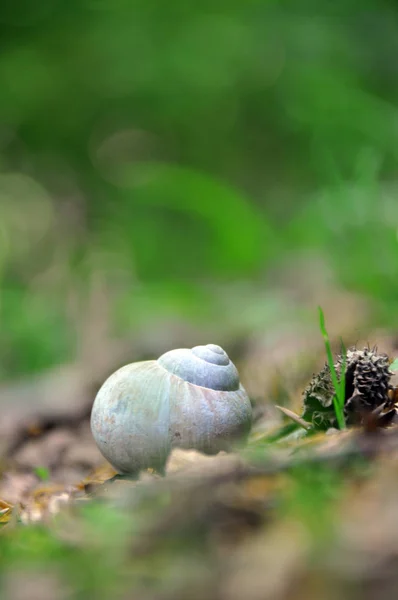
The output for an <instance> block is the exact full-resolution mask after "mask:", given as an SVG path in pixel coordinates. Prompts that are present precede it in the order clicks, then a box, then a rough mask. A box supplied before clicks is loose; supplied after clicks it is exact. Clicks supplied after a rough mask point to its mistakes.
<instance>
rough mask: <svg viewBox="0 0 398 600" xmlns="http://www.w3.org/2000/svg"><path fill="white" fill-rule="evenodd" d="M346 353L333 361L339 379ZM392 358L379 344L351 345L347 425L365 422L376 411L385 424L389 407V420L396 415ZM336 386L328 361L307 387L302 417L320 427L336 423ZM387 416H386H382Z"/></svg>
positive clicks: (348, 367)
mask: <svg viewBox="0 0 398 600" xmlns="http://www.w3.org/2000/svg"><path fill="white" fill-rule="evenodd" d="M342 365H343V355H341V354H340V355H339V356H338V358H337V361H336V363H335V365H334V367H335V370H336V374H337V377H338V379H339V380H340V377H341V371H342ZM392 375H393V373H392V371H390V360H389V357H388V356H387V355H386V354H380V353H378V352H377V348H373V349H370V348H364V349H363V350H358V349H357V348H352V349H350V350H348V351H347V355H346V372H345V407H344V413H345V418H346V423H347V424H348V425H353V424H358V423H362V422H363V418H364V417H365V415H369V414H370V413H372V412H373V411H377V414H378V415H380V416H379V420H380V423H383V424H386V423H385V422H386V419H385V418H384V417H385V414H386V413H385V411H389V415H390V416H389V419H387V421H388V422H390V421H391V420H392V418H393V417H394V412H391V414H390V411H391V410H393V407H394V400H393V395H391V389H392V387H391V385H390V380H391V377H392ZM334 395H335V389H334V386H333V382H332V378H331V372H330V368H329V365H328V364H326V365H325V366H324V367H323V369H322V370H321V372H320V373H319V374H318V375H314V377H313V379H312V381H311V382H310V384H309V385H308V386H307V388H306V389H305V390H304V393H303V396H304V412H303V415H302V416H303V418H304V419H305V420H307V421H310V422H312V423H313V425H314V426H315V427H316V428H318V429H328V428H329V427H336V425H337V422H336V416H335V412H334V408H333V397H334ZM382 419H384V420H382Z"/></svg>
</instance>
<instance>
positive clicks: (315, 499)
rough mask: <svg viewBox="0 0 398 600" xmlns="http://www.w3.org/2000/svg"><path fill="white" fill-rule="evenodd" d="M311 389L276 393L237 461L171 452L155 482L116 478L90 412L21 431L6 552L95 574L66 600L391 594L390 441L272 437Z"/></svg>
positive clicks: (374, 432)
mask: <svg viewBox="0 0 398 600" xmlns="http://www.w3.org/2000/svg"><path fill="white" fill-rule="evenodd" d="M393 364H395V363H393ZM275 372H277V373H278V372H279V373H281V372H283V371H278V370H277V369H276V371H275ZM278 377H279V375H278ZM309 378H310V375H309V373H308V371H307V370H305V372H304V374H303V381H300V380H299V378H296V379H295V380H294V381H293V383H292V382H291V381H290V382H288V385H287V386H285V387H284V386H283V385H282V383H283V382H279V383H278V385H276V386H275V381H276V380H275V379H274V380H273V382H272V383H273V384H272V385H271V386H270V388H269V391H268V392H266V393H268V394H269V398H268V400H270V401H269V402H267V401H265V402H264V400H263V401H262V402H259V403H258V405H259V406H260V410H259V411H258V417H257V419H256V422H255V424H254V428H253V432H252V435H251V439H250V440H249V443H248V445H247V447H246V448H245V449H243V450H241V451H237V452H236V453H230V454H226V453H219V454H218V455H216V456H205V455H203V454H201V453H199V452H196V451H194V450H183V449H174V450H173V452H172V453H171V455H170V457H169V460H168V462H167V466H166V472H165V476H161V475H160V474H158V473H156V472H154V471H153V470H146V471H144V472H142V473H141V474H140V476H139V478H138V479H137V480H135V481H131V480H117V479H114V476H115V475H116V472H115V470H114V469H113V468H112V467H111V465H109V464H108V463H106V462H104V460H103V459H102V457H101V455H100V454H99V453H98V451H97V450H96V447H95V445H94V442H93V441H92V439H91V435H90V431H89V426H88V418H87V412H86V415H85V416H84V415H82V414H79V417H78V418H75V419H73V418H72V419H69V420H68V421H67V422H65V419H64V418H61V419H60V420H59V422H58V424H57V419H56V418H53V420H52V421H51V426H49V425H48V423H49V419H48V416H47V417H46V418H45V419H44V420H43V422H41V421H40V419H36V420H35V421H34V425H33V424H32V423H33V421H32V422H31V423H30V425H28V426H24V428H23V429H21V428H19V430H18V431H19V433H18V435H17V436H16V438H15V439H14V441H13V442H11V444H10V445H9V446H8V449H6V451H5V452H4V457H3V462H2V473H3V475H2V479H1V482H0V497H1V498H2V500H1V501H0V523H1V526H2V529H1V533H2V537H3V541H4V543H6V544H8V547H9V548H11V549H12V548H14V547H15V548H16V550H15V552H16V554H17V556H23V555H24V554H23V552H24V551H21V548H23V543H22V541H21V540H23V537H24V536H25V535H27V534H28V532H29V531H32V532H34V531H37V528H40V530H43V533H41V534H37V535H40V536H44V539H42V538H40V540H41V541H40V544H41V546H43V545H44V546H45V545H46V544H48V546H49V550H43V557H42V560H43V562H45V560H47V559H46V556H47V554H46V552H48V553H50V554H51V553H52V552H53V551H54V548H53V545H54V544H56V547H57V548H58V551H59V552H60V551H62V552H61V554H60V555H59V568H60V570H61V571H62V569H65V570H66V571H68V569H72V570H73V571H74V572H75V570H76V569H77V570H79V568H80V567H79V564H78V561H77V559H76V561H77V562H74V559H71V558H70V556H69V554H68V553H69V550H68V549H71V548H74V549H75V551H76V552H78V555H77V556H79V557H80V559H79V560H81V561H82V562H83V563H84V564H86V563H85V561H89V562H90V561H91V562H93V564H95V562H96V561H97V562H98V568H99V569H100V570H101V568H102V569H103V571H104V572H103V573H102V574H101V575H100V574H96V576H95V578H94V580H93V581H92V582H90V584H87V583H82V582H80V583H76V586H75V587H74V584H73V582H72V583H71V581H72V580H71V578H70V576H68V578H67V579H68V581H67V586H69V587H70V586H71V587H72V590H71V594H73V593H75V592H76V594H79V593H81V591H82V589H86V588H85V587H84V586H88V588H87V589H90V590H91V592H90V593H92V592H93V590H94V591H95V589H97V588H95V586H96V585H98V590H99V589H103V590H105V591H104V594H105V593H106V590H108V591H109V594H110V595H112V594H116V596H117V597H121V598H132V597H137V598H140V599H141V598H142V599H143V600H146V599H148V600H157V599H159V600H163V599H168V598H170V599H171V598H181V600H183V599H185V598H186V597H188V596H189V597H190V598H198V599H201V598H203V597H208V598H215V599H220V600H235V598H236V599H237V600H238V599H239V598H241V597H245V598H246V599H247V600H257V599H259V600H260V599H261V600H264V599H265V600H266V599H267V598H270V599H271V598H272V599H276V600H278V599H281V600H285V599H286V600H290V599H293V598H303V599H304V598H312V597H314V598H320V597H327V598H334V597H336V598H340V597H341V594H344V593H346V592H347V590H348V591H350V590H352V589H353V588H354V589H355V590H356V593H362V594H363V596H362V597H365V598H369V599H370V598H371V597H372V595H371V592H372V591H373V593H375V590H380V589H387V590H391V589H396V588H397V586H398V576H397V574H396V573H397V572H398V570H397V569H395V568H394V565H395V562H394V561H396V558H395V557H396V556H397V555H398V536H397V535H396V533H395V532H396V531H397V530H398V523H397V522H396V521H397V520H398V517H397V516H396V514H397V511H396V502H397V498H398V488H397V481H398V428H397V426H396V425H394V424H392V425H390V426H389V427H388V428H387V429H381V428H380V427H379V426H374V424H372V423H371V422H365V423H362V424H360V425H358V426H353V427H350V428H348V429H347V430H345V431H338V430H337V429H334V428H329V429H328V430H327V431H315V432H313V433H312V435H305V432H304V435H303V434H301V435H297V432H290V434H287V435H283V434H281V432H283V431H285V430H286V427H288V422H289V419H288V418H286V416H285V415H284V414H283V413H282V412H278V410H277V409H275V407H274V406H275V404H276V402H273V398H274V397H275V396H274V395H273V393H274V392H275V390H278V393H279V392H280V390H281V389H284V390H285V392H286V396H285V400H284V401H285V408H286V409H287V411H289V410H290V407H292V409H293V408H294V409H297V408H298V407H299V406H300V401H301V400H300V397H301V394H302V390H303V389H304V387H305V385H306V384H307V383H308V381H309ZM304 379H305V381H304ZM264 395H266V394H264ZM280 398H281V396H280V395H279V398H278V401H280ZM285 412H286V411H285ZM270 415H271V417H272V418H269V417H270ZM278 434H279V437H278ZM272 436H273V437H272ZM16 441H18V443H16ZM10 449H11V451H10ZM24 531H25V532H27V533H26V534H24V533H23V532H24ZM46 536H47V537H46ZM44 540H46V541H45V543H44ZM40 544H39V546H38V547H41V546H40ZM18 548H19V550H18ZM25 551H26V550H25ZM10 552H11V550H10ZM15 560H17V559H15ZM21 560H22V559H21ZM25 560H26V557H25ZM17 562H18V560H17ZM71 565H72V566H71ZM10 573H11V574H12V571H10ZM82 577H83V575H82ZM102 577H103V579H102ZM97 579H98V581H97ZM60 581H61V583H62V577H61V580H60ZM73 581H74V580H73ZM61 583H59V582H58V579H57V586H58V585H61ZM49 585H50V584H49ZM51 585H54V582H52V583H51ZM62 585H64V586H65V585H66V583H65V582H64V583H63V584H62ZM90 586H93V587H92V588H90ZM394 586H395V587H394ZM11 588H12V585H11ZM126 590H127V591H126ZM347 593H348V592H347ZM72 597H73V595H72ZM103 597H107V596H106V595H104V596H103ZM382 597H386V598H387V597H389V596H382Z"/></svg>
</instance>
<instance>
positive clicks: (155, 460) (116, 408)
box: [91, 344, 252, 473]
mask: <svg viewBox="0 0 398 600" xmlns="http://www.w3.org/2000/svg"><path fill="white" fill-rule="evenodd" d="M251 418H252V410H251V404H250V400H249V397H248V395H247V393H246V391H245V390H244V388H243V386H242V385H241V384H240V381H239V374H238V371H237V369H236V367H235V365H234V364H233V363H232V362H231V361H230V359H229V357H228V355H227V354H226V352H225V351H224V350H223V349H222V348H220V346H216V345H215V344H208V345H207V346H196V347H194V348H192V349H186V348H182V349H178V350H171V351H170V352H166V353H165V354H163V355H162V356H161V357H160V358H159V359H158V360H150V361H142V362H137V363H132V364H129V365H126V366H124V367H122V368H121V369H119V370H118V371H116V372H115V373H114V374H113V375H111V376H110V377H109V378H108V379H107V380H106V381H105V383H104V384H103V386H102V387H101V389H100V390H99V392H98V394H97V396H96V398H95V401H94V405H93V409H92V413H91V430H92V433H93V436H94V439H95V441H96V443H97V445H98V447H99V449H100V451H101V453H102V454H103V455H104V457H105V458H106V459H107V460H108V461H109V462H110V463H111V464H112V465H113V467H114V468H115V469H116V470H117V471H119V472H120V473H134V472H137V471H139V470H141V469H144V468H148V467H152V468H157V469H162V468H163V467H164V465H165V463H166V460H167V457H168V455H169V453H170V451H171V449H172V448H173V447H176V446H178V447H180V448H194V449H196V450H200V451H202V452H205V453H208V454H215V453H217V452H219V451H220V450H228V449H230V447H231V444H232V443H234V442H235V441H236V440H239V439H242V438H243V439H244V438H245V437H246V436H247V434H248V432H249V431H250V427H251Z"/></svg>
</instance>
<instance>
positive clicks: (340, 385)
mask: <svg viewBox="0 0 398 600" xmlns="http://www.w3.org/2000/svg"><path fill="white" fill-rule="evenodd" d="M318 311H319V325H320V329H321V333H322V337H323V339H324V342H325V349H326V356H327V359H328V364H329V368H330V375H331V378H332V383H333V386H334V389H335V392H336V394H335V395H334V397H333V406H334V412H335V413H336V419H337V423H338V426H339V429H345V418H344V402H345V368H346V367H345V366H346V352H345V350H344V352H343V365H342V372H341V378H340V381H339V379H338V377H337V373H336V369H335V368H334V361H333V354H332V348H331V345H330V340H329V335H328V332H327V329H326V325H325V315H324V314H323V310H322V308H321V307H320V306H318Z"/></svg>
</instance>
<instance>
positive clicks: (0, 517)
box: [0, 500, 13, 524]
mask: <svg viewBox="0 0 398 600" xmlns="http://www.w3.org/2000/svg"><path fill="white" fill-rule="evenodd" d="M12 510H13V506H12V505H11V504H8V502H5V500H0V523H1V524H5V523H8V522H9V520H10V519H11V515H12Z"/></svg>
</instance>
